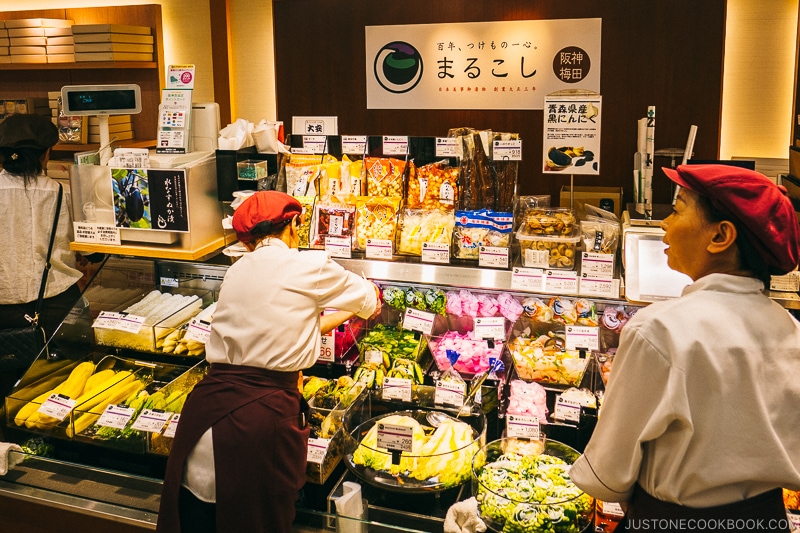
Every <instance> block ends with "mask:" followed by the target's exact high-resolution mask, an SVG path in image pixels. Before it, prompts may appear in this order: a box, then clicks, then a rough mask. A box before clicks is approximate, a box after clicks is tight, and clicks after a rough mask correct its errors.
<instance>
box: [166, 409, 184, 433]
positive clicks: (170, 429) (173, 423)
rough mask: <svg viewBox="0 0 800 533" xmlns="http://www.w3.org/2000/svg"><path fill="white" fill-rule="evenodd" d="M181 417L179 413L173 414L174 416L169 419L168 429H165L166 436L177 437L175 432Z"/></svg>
mask: <svg viewBox="0 0 800 533" xmlns="http://www.w3.org/2000/svg"><path fill="white" fill-rule="evenodd" d="M180 418H181V415H180V414H178V413H175V414H174V415H172V418H170V419H169V424H167V429H165V430H164V436H165V437H169V438H170V439H174V438H175V432H176V431H178V421H179V420H180Z"/></svg>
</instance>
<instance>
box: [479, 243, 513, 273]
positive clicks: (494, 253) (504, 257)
mask: <svg viewBox="0 0 800 533" xmlns="http://www.w3.org/2000/svg"><path fill="white" fill-rule="evenodd" d="M478 266H481V267H488V268H508V248H505V247H502V246H481V247H480V248H479V249H478Z"/></svg>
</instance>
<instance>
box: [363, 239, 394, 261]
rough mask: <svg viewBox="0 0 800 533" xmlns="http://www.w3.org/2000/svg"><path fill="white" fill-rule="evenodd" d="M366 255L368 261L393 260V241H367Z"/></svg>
mask: <svg viewBox="0 0 800 533" xmlns="http://www.w3.org/2000/svg"><path fill="white" fill-rule="evenodd" d="M364 255H365V256H366V258H367V259H391V258H392V241H391V239H367V249H366V252H365V254H364Z"/></svg>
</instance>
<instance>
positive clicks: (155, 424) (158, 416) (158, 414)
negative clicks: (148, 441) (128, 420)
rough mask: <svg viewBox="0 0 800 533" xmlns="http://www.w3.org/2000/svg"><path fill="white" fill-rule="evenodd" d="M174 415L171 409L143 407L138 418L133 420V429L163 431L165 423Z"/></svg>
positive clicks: (150, 431) (151, 431)
mask: <svg viewBox="0 0 800 533" xmlns="http://www.w3.org/2000/svg"><path fill="white" fill-rule="evenodd" d="M170 417H172V413H171V412H169V411H159V410H158V409H143V410H142V412H141V413H139V416H137V417H136V420H134V421H133V425H132V426H131V429H138V430H139V431H146V432H148V433H161V430H162V429H164V424H166V423H167V420H169V419H170Z"/></svg>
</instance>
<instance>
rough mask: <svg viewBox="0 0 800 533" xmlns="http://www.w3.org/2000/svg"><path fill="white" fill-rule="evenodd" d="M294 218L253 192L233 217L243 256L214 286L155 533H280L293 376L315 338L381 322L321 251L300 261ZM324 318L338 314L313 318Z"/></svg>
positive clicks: (373, 292)
mask: <svg viewBox="0 0 800 533" xmlns="http://www.w3.org/2000/svg"><path fill="white" fill-rule="evenodd" d="M302 211H303V208H302V206H301V205H300V202H298V201H297V200H296V199H295V198H293V197H291V196H289V195H287V194H284V193H282V192H276V191H259V192H256V193H255V194H253V195H252V196H250V197H249V198H247V199H246V200H245V201H244V202H242V204H241V205H240V206H239V207H238V208H237V209H236V211H235V212H234V214H233V228H234V230H236V236H237V237H238V238H239V240H240V241H241V242H242V243H244V245H245V246H246V247H247V249H248V251H249V253H247V254H245V255H244V256H242V257H241V258H240V259H239V260H238V261H236V262H235V263H234V264H233V265H232V266H231V267H230V268H229V269H228V271H227V273H226V274H225V279H224V280H223V282H222V287H221V289H220V294H219V299H218V301H217V308H216V310H215V311H214V317H213V318H214V320H213V322H212V325H211V335H210V337H209V339H208V342H207V343H206V359H207V360H208V361H209V362H210V363H211V366H210V370H209V372H208V375H207V376H206V377H205V378H204V379H203V380H202V381H201V382H200V383H198V384H197V386H195V388H194V389H193V390H192V392H191V394H190V395H189V398H188V399H187V401H186V405H184V408H183V411H182V413H181V420H180V424H179V425H178V430H177V434H176V435H175V441H174V443H173V446H172V450H171V452H170V455H169V461H168V463H167V472H166V476H165V478H164V490H163V491H162V495H161V506H160V510H159V516H158V528H157V531H158V532H160V533H167V532H169V533H177V532H179V531H184V532H192V533H201V532H207V531H208V532H213V531H219V532H226V531H236V532H241V533H250V532H253V533H255V532H270V533H273V532H274V533H288V532H290V531H291V530H292V521H293V520H294V516H295V510H294V504H295V501H296V500H297V497H298V491H299V489H300V488H301V487H302V486H303V484H304V483H305V469H306V455H307V452H306V449H307V443H308V435H309V429H308V427H307V425H306V424H307V414H308V406H307V405H306V404H305V402H304V401H303V399H302V396H301V394H300V391H299V389H298V381H299V377H300V373H299V371H300V370H303V369H306V368H309V367H311V366H312V365H313V364H314V363H315V362H316V360H317V357H318V356H319V352H320V333H327V332H329V331H331V330H332V329H334V328H335V327H337V326H338V325H340V324H342V323H344V322H345V321H346V320H348V319H350V318H352V317H354V316H356V315H357V316H359V317H362V318H369V317H371V316H373V315H375V314H377V313H379V312H380V298H379V297H378V296H379V291H378V288H377V286H375V285H374V284H373V283H371V282H370V281H367V280H366V279H364V278H363V277H361V276H358V275H356V274H353V273H352V272H348V271H346V270H345V269H344V268H342V267H341V266H340V265H339V264H338V263H336V262H334V261H332V260H331V259H330V257H328V254H327V253H326V252H323V251H321V250H310V251H304V252H300V251H299V250H298V249H297V247H298V244H299V242H300V233H299V231H300V230H299V228H300V223H301V218H302V216H303V215H302ZM326 309H339V311H338V312H334V313H330V314H325V315H324V316H320V314H321V313H322V312H323V311H324V310H326Z"/></svg>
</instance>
